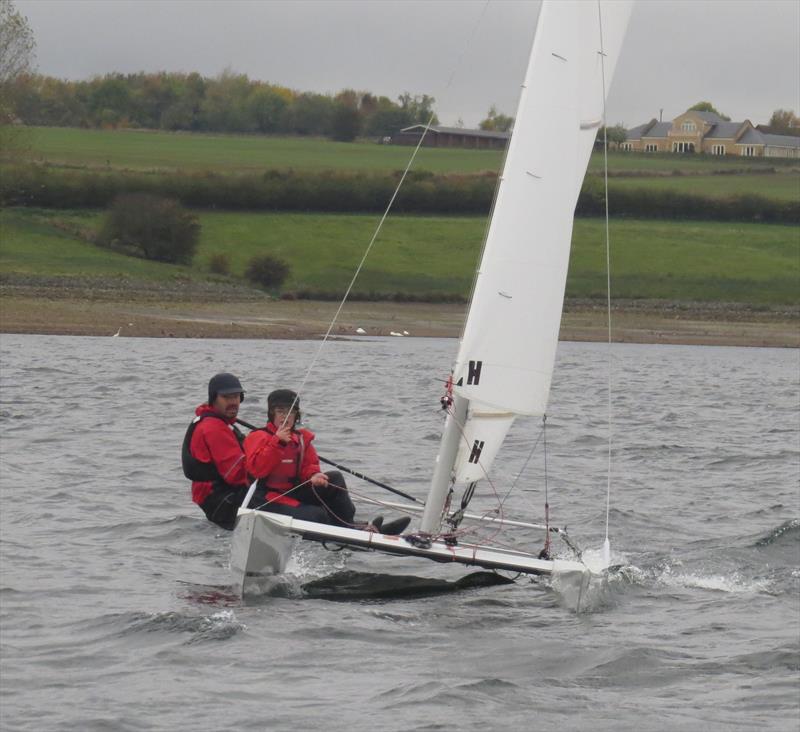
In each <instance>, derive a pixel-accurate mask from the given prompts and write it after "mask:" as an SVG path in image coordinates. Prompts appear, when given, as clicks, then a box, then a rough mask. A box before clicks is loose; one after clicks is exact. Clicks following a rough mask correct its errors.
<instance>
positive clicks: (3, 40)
mask: <svg viewBox="0 0 800 732" xmlns="http://www.w3.org/2000/svg"><path fill="white" fill-rule="evenodd" d="M35 48H36V42H35V41H34V39H33V31H32V30H31V27H30V26H29V25H28V19H27V18H26V17H25V16H24V15H20V14H19V13H18V12H17V10H16V8H15V7H14V3H12V2H11V0H0V150H3V151H4V153H9V152H11V151H12V150H13V149H19V148H20V147H22V136H21V134H20V133H19V131H17V130H15V129H14V126H13V123H14V122H15V120H16V115H15V114H14V103H13V98H12V96H13V95H12V94H11V87H12V85H13V83H14V81H15V80H16V79H17V78H18V77H19V76H20V75H22V74H26V73H30V71H31V70H32V66H33V57H34V49H35Z"/></svg>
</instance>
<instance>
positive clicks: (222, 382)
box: [208, 373, 244, 404]
mask: <svg viewBox="0 0 800 732" xmlns="http://www.w3.org/2000/svg"><path fill="white" fill-rule="evenodd" d="M217 394H241V397H242V401H244V389H242V383H241V382H240V381H239V379H237V378H236V377H235V376H234V375H233V374H228V373H221V374H217V375H216V376H212V377H211V381H209V382H208V403H209V404H213V403H214V400H215V399H216V398H217Z"/></svg>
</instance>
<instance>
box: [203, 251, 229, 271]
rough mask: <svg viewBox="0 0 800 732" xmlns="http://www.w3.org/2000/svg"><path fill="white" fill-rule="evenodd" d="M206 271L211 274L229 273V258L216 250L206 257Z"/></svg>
mask: <svg viewBox="0 0 800 732" xmlns="http://www.w3.org/2000/svg"><path fill="white" fill-rule="evenodd" d="M208 271H209V272H211V273H212V274H218V275H226V274H230V273H231V258H230V256H229V255H228V254H225V253H224V252H217V253H216V254H212V255H211V256H210V257H209V258H208Z"/></svg>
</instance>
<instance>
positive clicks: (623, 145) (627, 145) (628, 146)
mask: <svg viewBox="0 0 800 732" xmlns="http://www.w3.org/2000/svg"><path fill="white" fill-rule="evenodd" d="M619 147H620V149H621V150H625V152H631V151H632V150H633V143H632V142H623V143H620V146H619Z"/></svg>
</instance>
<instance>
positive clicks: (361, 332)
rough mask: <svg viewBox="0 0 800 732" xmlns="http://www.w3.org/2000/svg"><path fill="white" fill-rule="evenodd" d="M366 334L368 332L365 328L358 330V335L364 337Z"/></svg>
mask: <svg viewBox="0 0 800 732" xmlns="http://www.w3.org/2000/svg"><path fill="white" fill-rule="evenodd" d="M366 332H367V331H365V330H364V329H363V328H356V333H358V334H359V335H364V333H366Z"/></svg>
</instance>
